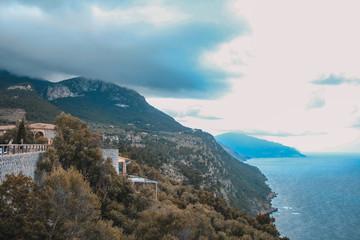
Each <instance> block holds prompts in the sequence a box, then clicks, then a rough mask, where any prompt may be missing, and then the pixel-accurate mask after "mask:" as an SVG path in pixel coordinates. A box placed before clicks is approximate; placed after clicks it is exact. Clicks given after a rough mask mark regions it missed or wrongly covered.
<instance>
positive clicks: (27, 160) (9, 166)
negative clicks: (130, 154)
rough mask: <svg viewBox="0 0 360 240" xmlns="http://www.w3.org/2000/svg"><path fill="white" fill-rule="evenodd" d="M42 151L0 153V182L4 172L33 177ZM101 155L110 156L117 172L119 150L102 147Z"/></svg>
mask: <svg viewBox="0 0 360 240" xmlns="http://www.w3.org/2000/svg"><path fill="white" fill-rule="evenodd" d="M42 154H43V152H36V153H22V154H15V155H4V156H2V155H0V183H2V182H3V181H4V180H5V176H6V174H11V173H14V174H15V175H18V174H19V173H20V172H22V173H23V174H24V175H25V176H29V177H32V178H34V175H35V170H36V164H37V162H38V160H39V159H40V157H41V156H42ZM102 155H103V157H104V158H105V159H107V158H108V157H110V158H111V159H112V163H113V166H114V168H115V170H116V172H117V173H119V168H118V161H119V150H118V149H102Z"/></svg>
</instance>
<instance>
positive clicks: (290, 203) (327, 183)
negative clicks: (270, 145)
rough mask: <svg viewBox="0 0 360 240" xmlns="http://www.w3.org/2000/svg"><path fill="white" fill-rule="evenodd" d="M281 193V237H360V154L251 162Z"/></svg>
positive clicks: (297, 239) (319, 239)
mask: <svg viewBox="0 0 360 240" xmlns="http://www.w3.org/2000/svg"><path fill="white" fill-rule="evenodd" d="M247 163H249V164H250V165H253V166H257V167H258V168H259V169H260V170H261V171H262V172H263V173H264V174H265V175H266V177H267V178H268V184H269V186H270V187H271V189H272V190H273V191H274V192H276V193H278V195H277V197H276V198H274V199H273V201H272V205H273V207H275V208H278V209H279V210H278V212H276V213H274V214H273V216H274V217H275V219H276V222H275V224H276V226H277V228H278V229H279V231H280V233H281V236H287V237H289V238H290V239H292V240H312V239H314V240H328V239H351V240H352V239H360V154H310V155H308V157H307V158H267V159H260V158H258V159H251V160H249V161H248V162H247Z"/></svg>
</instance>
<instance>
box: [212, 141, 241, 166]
mask: <svg viewBox="0 0 360 240" xmlns="http://www.w3.org/2000/svg"><path fill="white" fill-rule="evenodd" d="M218 143H219V144H220V145H221V146H222V147H223V148H224V150H225V151H226V152H227V153H229V154H230V155H231V156H233V157H234V158H236V159H237V160H239V161H246V160H247V159H248V158H247V157H246V156H245V155H242V154H240V153H238V152H236V151H235V150H234V149H233V148H231V147H229V146H226V145H224V144H222V143H221V142H218Z"/></svg>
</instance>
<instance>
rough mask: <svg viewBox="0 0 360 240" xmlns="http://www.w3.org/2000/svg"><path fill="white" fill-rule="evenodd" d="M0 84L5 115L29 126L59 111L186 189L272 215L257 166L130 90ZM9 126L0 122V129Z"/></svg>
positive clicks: (0, 76) (20, 81) (73, 83)
mask: <svg viewBox="0 0 360 240" xmlns="http://www.w3.org/2000/svg"><path fill="white" fill-rule="evenodd" d="M0 82H1V84H0V94H1V100H0V110H4V111H3V112H5V113H6V112H8V109H13V110H14V112H16V111H18V112H19V114H20V113H25V117H26V121H28V122H45V123H49V122H52V121H53V119H54V117H55V116H56V115H58V114H59V113H60V111H64V112H65V113H70V114H71V115H73V116H76V117H78V118H80V119H82V120H84V121H86V122H87V123H88V124H90V125H91V126H93V127H92V128H93V129H95V130H96V131H97V132H99V133H100V134H101V135H102V138H103V140H104V141H103V144H106V146H108V147H112V148H120V150H121V152H122V153H123V154H126V155H127V156H129V157H130V158H133V159H136V160H137V161H138V162H139V163H141V164H147V165H150V166H152V167H156V168H157V169H160V170H161V171H162V172H163V173H164V174H166V175H168V176H170V177H172V178H173V179H176V180H178V181H180V182H182V183H183V184H184V185H190V186H193V187H195V188H196V189H200V190H208V191H211V192H213V193H214V194H216V195H217V196H221V197H222V198H223V199H225V200H226V201H227V202H228V203H230V204H231V205H232V206H233V207H237V208H239V209H240V210H242V211H246V212H249V213H252V214H256V213H259V212H264V211H269V210H271V206H270V202H269V196H272V195H271V189H270V188H269V187H268V186H267V185H266V184H265V180H266V178H265V176H264V175H263V174H262V173H261V172H260V171H259V170H258V169H257V168H256V167H252V166H250V165H248V164H244V163H242V162H240V161H238V160H237V159H235V158H233V157H232V156H231V155H229V154H228V153H227V152H226V151H225V150H224V149H223V148H222V147H221V146H220V145H219V144H218V143H217V141H216V140H215V138H214V137H213V136H212V135H210V134H208V133H205V132H203V131H201V130H194V129H190V128H187V127H184V126H182V125H181V124H180V123H178V122H176V121H175V120H174V119H173V118H172V117H170V116H168V115H166V114H165V113H163V112H161V111H159V110H158V109H156V108H154V107H152V106H150V105H149V104H148V103H147V102H146V100H145V98H144V97H143V96H141V95H140V94H139V93H137V92H135V91H133V90H130V89H127V88H124V87H120V86H118V85H116V84H112V83H107V82H104V81H100V80H90V79H85V78H81V77H78V78H72V79H67V80H64V81H60V82H57V83H53V82H49V81H44V80H41V79H34V78H29V77H20V76H16V75H14V74H11V73H9V72H7V71H0ZM19 114H15V115H19ZM0 117H1V116H0ZM12 121H13V122H16V121H18V119H13V120H12ZM10 122H11V120H8V118H7V120H6V121H5V120H1V119H0V124H9V123H10ZM110 126H111V128H110Z"/></svg>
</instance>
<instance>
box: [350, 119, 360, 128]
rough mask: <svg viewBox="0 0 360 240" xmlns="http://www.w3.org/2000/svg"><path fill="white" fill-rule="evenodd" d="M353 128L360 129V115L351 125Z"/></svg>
mask: <svg viewBox="0 0 360 240" xmlns="http://www.w3.org/2000/svg"><path fill="white" fill-rule="evenodd" d="M351 127H352V128H359V129H360V117H358V118H357V119H356V120H355V121H354V123H353V124H352V125H351Z"/></svg>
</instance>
